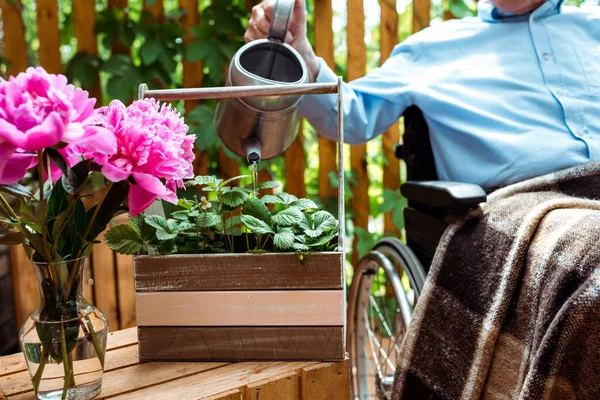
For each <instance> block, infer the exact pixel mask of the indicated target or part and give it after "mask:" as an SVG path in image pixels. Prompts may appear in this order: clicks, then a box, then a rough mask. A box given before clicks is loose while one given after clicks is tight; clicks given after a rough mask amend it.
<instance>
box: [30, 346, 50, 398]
mask: <svg viewBox="0 0 600 400" xmlns="http://www.w3.org/2000/svg"><path fill="white" fill-rule="evenodd" d="M48 356H49V353H48V351H46V350H42V358H41V360H40V365H39V367H38V369H37V371H35V375H34V376H33V391H34V392H35V394H36V395H37V394H38V391H39V389H40V381H41V380H42V375H43V374H44V368H45V367H46V360H47V359H48Z"/></svg>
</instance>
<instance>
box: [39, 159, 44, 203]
mask: <svg viewBox="0 0 600 400" xmlns="http://www.w3.org/2000/svg"><path fill="white" fill-rule="evenodd" d="M38 175H39V176H38V182H39V185H40V203H41V202H42V201H44V182H45V181H44V156H43V153H42V152H41V151H38Z"/></svg>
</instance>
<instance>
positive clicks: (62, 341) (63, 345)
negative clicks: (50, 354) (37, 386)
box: [60, 322, 71, 400]
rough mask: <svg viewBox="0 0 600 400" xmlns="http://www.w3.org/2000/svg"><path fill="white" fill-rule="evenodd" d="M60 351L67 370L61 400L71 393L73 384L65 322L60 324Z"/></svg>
mask: <svg viewBox="0 0 600 400" xmlns="http://www.w3.org/2000/svg"><path fill="white" fill-rule="evenodd" d="M60 349H61V353H62V363H63V367H64V370H65V378H64V383H63V392H62V396H61V397H60V398H61V399H63V400H64V399H66V398H67V392H68V391H69V385H70V384H71V371H70V365H69V360H68V358H69V355H68V354H67V339H66V337H65V324H64V322H61V323H60Z"/></svg>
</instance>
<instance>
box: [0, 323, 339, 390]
mask: <svg viewBox="0 0 600 400" xmlns="http://www.w3.org/2000/svg"><path fill="white" fill-rule="evenodd" d="M349 373H350V370H349V362H348V359H346V360H345V361H344V362H339V363H328V362H314V361H308V362H238V363H227V362H162V363H161V362H145V363H140V361H139V359H138V346H137V329H136V328H131V329H125V330H122V331H117V332H112V333H110V334H109V337H108V343H107V352H106V364H105V372H104V379H103V383H102V392H101V393H100V395H99V396H98V397H97V399H127V400H135V399H178V400H183V399H206V400H208V399H210V400H226V399H227V400H235V399H239V400H242V399H248V400H249V399H252V400H256V399H260V400H268V399H274V400H342V399H343V400H347V399H349V398H350V377H349ZM4 398H8V399H10V400H13V399H14V400H17V399H18V400H26V399H27V400H31V399H35V396H34V394H33V388H32V384H31V378H30V376H29V372H28V371H27V366H26V364H25V358H24V357H23V354H21V353H19V354H14V355H10V356H6V357H0V399H4Z"/></svg>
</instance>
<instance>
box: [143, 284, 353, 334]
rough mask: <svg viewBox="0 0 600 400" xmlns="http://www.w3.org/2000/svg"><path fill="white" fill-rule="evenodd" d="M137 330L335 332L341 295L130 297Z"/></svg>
mask: <svg viewBox="0 0 600 400" xmlns="http://www.w3.org/2000/svg"><path fill="white" fill-rule="evenodd" d="M135 299H136V305H137V322H138V325H139V326H325V325H330V326H340V325H343V324H344V315H343V314H344V291H343V290H284V291H279V290H268V291H259V290H257V291H235V292H231V291H224V292H145V293H136V295H135Z"/></svg>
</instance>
